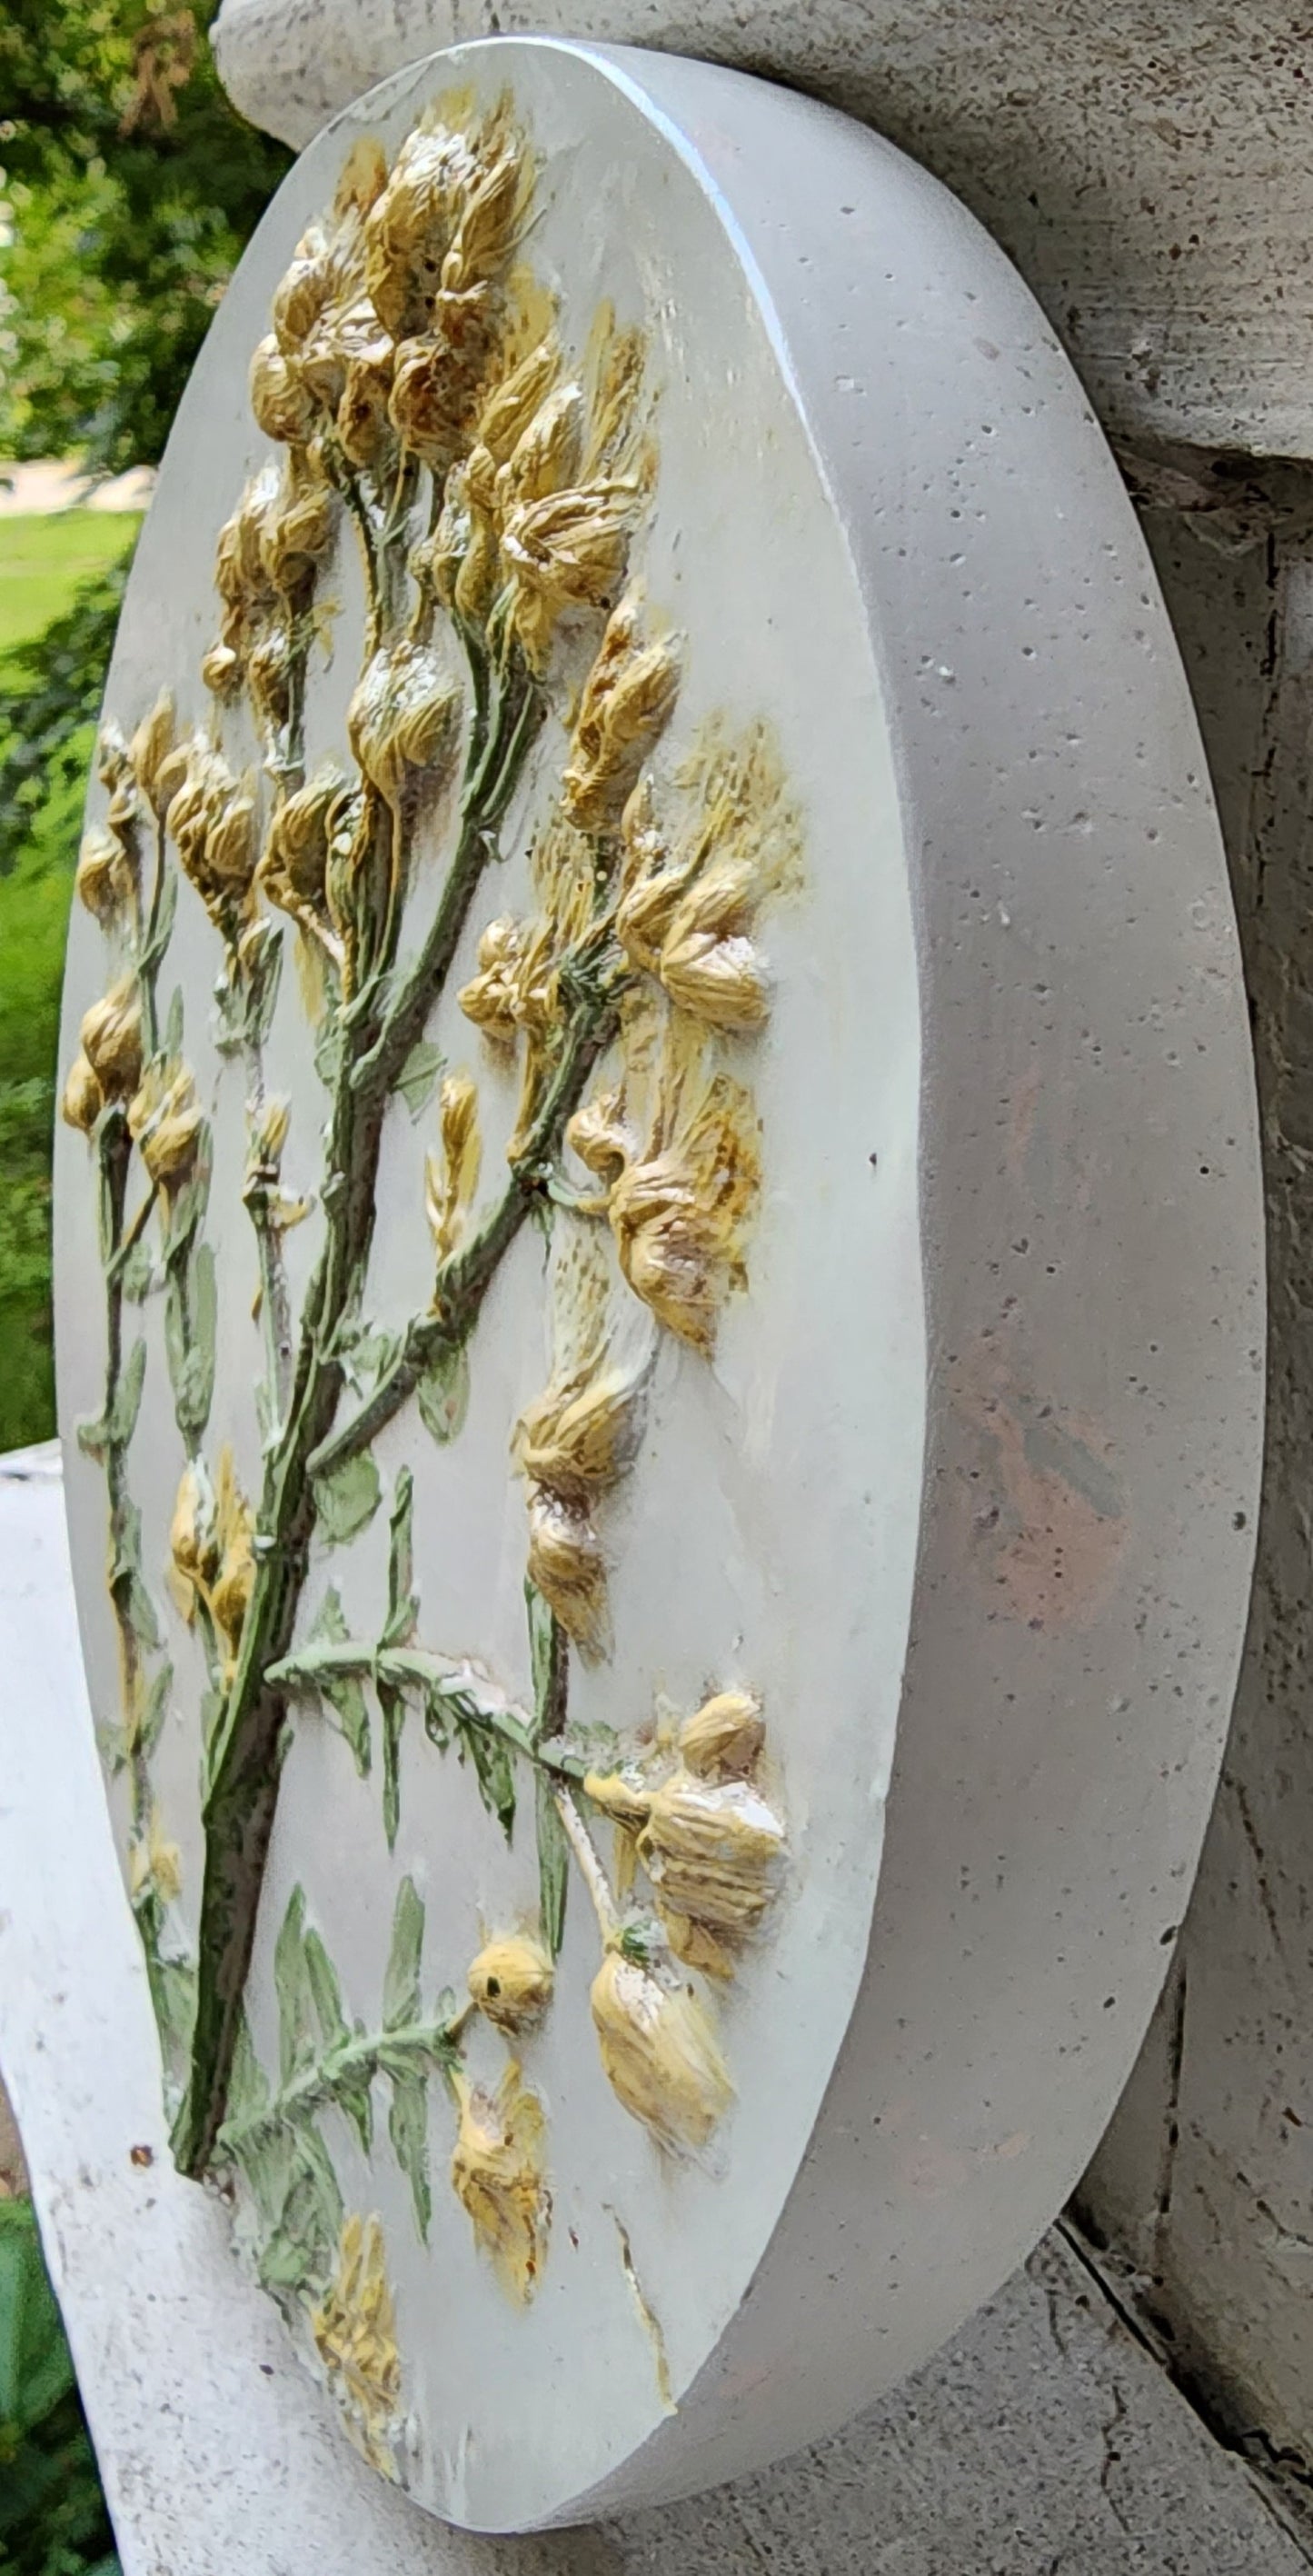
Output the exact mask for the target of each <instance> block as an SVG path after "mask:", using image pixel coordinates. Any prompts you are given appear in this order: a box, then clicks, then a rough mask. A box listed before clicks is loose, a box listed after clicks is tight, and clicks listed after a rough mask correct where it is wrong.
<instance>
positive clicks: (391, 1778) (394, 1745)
mask: <svg viewBox="0 0 1313 2576" xmlns="http://www.w3.org/2000/svg"><path fill="white" fill-rule="evenodd" d="M377 1690H378V1708H379V1715H380V1717H381V1718H382V1720H383V1831H384V1833H385V1834H386V1835H387V1845H388V1850H389V1851H391V1850H392V1849H393V1848H394V1846H395V1844H396V1839H397V1827H398V1825H399V1824H400V1822H401V1737H402V1732H403V1730H404V1727H405V1723H406V1702H405V1698H404V1696H403V1694H402V1692H401V1691H399V1690H398V1689H397V1686H396V1684H395V1682H383V1681H381V1682H379V1683H378V1684H377Z"/></svg>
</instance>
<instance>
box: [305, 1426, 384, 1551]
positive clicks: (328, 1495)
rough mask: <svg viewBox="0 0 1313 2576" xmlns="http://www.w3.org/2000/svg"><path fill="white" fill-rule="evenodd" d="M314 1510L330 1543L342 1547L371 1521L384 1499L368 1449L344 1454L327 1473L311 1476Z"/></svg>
mask: <svg viewBox="0 0 1313 2576" xmlns="http://www.w3.org/2000/svg"><path fill="white" fill-rule="evenodd" d="M314 1491H315V1513H316V1517H317V1520H318V1524H319V1529H320V1532H321V1534H322V1536H323V1537H324V1538H326V1539H327V1541H328V1543H329V1546H330V1547H343V1546H345V1544H346V1541H347V1540H348V1539H352V1538H354V1537H355V1536H356V1534H357V1532H358V1531H360V1530H362V1529H364V1528H365V1527H366V1525H367V1523H368V1522H370V1521H372V1519H373V1517H374V1514H375V1512H376V1511H377V1510H378V1507H379V1504H380V1503H381V1502H382V1499H383V1488H382V1485H381V1484H380V1482H379V1475H378V1469H377V1467H376V1466H375V1464H374V1461H373V1459H372V1457H371V1456H370V1453H369V1451H368V1449H362V1450H361V1451H360V1452H359V1454H358V1455H357V1456H356V1457H354V1458H344V1459H343V1461H342V1464H341V1466H340V1467H335V1468H334V1469H333V1471H332V1473H331V1475H328V1476H316V1478H315V1480H314Z"/></svg>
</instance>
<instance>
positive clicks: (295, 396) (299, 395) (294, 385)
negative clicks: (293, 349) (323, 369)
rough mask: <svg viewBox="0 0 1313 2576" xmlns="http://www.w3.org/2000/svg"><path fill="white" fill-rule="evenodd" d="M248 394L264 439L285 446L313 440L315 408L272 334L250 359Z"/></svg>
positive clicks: (298, 444) (263, 341) (272, 333)
mask: <svg viewBox="0 0 1313 2576" xmlns="http://www.w3.org/2000/svg"><path fill="white" fill-rule="evenodd" d="M250 393H251V409H252V411H253V412H254V414H255V418H256V422H257V425H258V426H259V428H261V429H262V430H263V431H264V434H265V437H266V438H277V439H281V440H282V442H283V443H284V445H285V446H300V445H303V444H304V443H305V441H306V440H307V439H309V438H310V437H312V436H313V433H314V427H315V407H314V404H313V402H312V400H311V398H310V396H309V394H308V393H307V392H306V389H305V387H304V385H303V384H301V382H300V380H299V378H298V377H297V376H296V375H295V374H294V373H293V371H292V369H291V367H290V366H289V365H288V363H287V360H286V358H285V357H284V355H283V352H282V350H281V349H280V348H279V346H278V339H277V334H276V333H275V332H273V331H271V332H270V333H269V335H268V338H267V339H264V340H261V341H260V342H259V343H258V344H257V346H256V350H255V354H254V356H253V357H252V359H251V374H250Z"/></svg>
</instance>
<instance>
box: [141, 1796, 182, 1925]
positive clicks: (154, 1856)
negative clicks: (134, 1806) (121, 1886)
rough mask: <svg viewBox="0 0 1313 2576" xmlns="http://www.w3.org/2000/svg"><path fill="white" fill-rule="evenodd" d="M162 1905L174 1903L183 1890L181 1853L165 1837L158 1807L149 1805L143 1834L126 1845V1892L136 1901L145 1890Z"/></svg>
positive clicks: (175, 1845) (174, 1844)
mask: <svg viewBox="0 0 1313 2576" xmlns="http://www.w3.org/2000/svg"><path fill="white" fill-rule="evenodd" d="M148 1889H149V1890H150V1892H151V1893H152V1894H153V1895H155V1896H157V1897H158V1898H159V1900H160V1903H161V1904H162V1905H176V1903H177V1901H178V1898H179V1897H180V1896H181V1894H182V1854H181V1852H180V1851H179V1849H178V1846H177V1844H176V1843H171V1842H168V1841H166V1839H165V1835H164V1829H163V1826H162V1824H161V1822H160V1811H159V1808H158V1807H157V1806H152V1808H151V1811H150V1822H149V1825H148V1828H147V1831H146V1832H145V1834H143V1835H142V1836H141V1838H140V1839H139V1840H138V1841H137V1842H134V1843H131V1844H130V1845H129V1847H128V1893H129V1895H130V1896H131V1898H132V1902H133V1904H134V1905H135V1904H136V1903H137V1900H138V1898H139V1897H142V1896H144V1895H145V1894H146V1892H147V1890H148Z"/></svg>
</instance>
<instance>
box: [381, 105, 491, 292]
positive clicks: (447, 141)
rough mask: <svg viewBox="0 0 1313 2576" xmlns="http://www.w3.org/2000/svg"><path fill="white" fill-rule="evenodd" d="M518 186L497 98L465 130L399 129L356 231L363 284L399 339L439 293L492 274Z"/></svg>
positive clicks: (483, 281)
mask: <svg viewBox="0 0 1313 2576" xmlns="http://www.w3.org/2000/svg"><path fill="white" fill-rule="evenodd" d="M526 192H527V174H526V170H525V166H524V161H523V156H522V152H521V149H520V146H519V143H518V140H517V138H516V135H515V132H514V129H513V126H512V124H511V120H510V115H509V112H508V109H507V107H506V106H505V105H504V104H502V105H500V106H499V107H497V108H496V109H494V110H493V112H492V114H491V115H490V116H488V117H486V118H484V119H483V121H482V122H481V123H480V124H479V125H477V126H476V127H475V128H474V130H473V131H472V132H471V133H469V134H461V133H458V132H455V131H453V130H452V129H451V128H449V127H446V126H443V125H440V124H432V125H420V126H417V127H416V128H415V130H414V131H413V132H412V133H411V134H408V135H407V137H406V140H405V142H404V143H403V144H402V146H401V149H400V151H399V152H398V154H397V157H396V160H395V162H394V164H393V167H392V172H391V175H390V177H389V179H388V181H387V185H386V186H385V187H384V188H383V189H382V190H381V192H380V194H379V196H378V198H377V200H376V201H375V203H374V205H373V206H372V208H371V209H370V213H369V216H368V219H367V223H366V228H365V244H366V251H365V262H366V264H365V276H366V282H367V285H368V289H369V293H370V296H371V298H372V300H373V303H374V307H375V310H376V311H377V313H378V315H379V317H380V319H381V320H382V321H383V323H384V324H385V325H386V327H387V329H388V330H389V331H391V332H393V333H394V334H395V336H396V337H397V338H398V339H399V340H401V339H406V338H408V337H411V336H412V335H414V334H415V333H417V332H422V331H424V330H425V329H426V328H427V327H428V326H429V325H430V324H431V323H432V321H433V320H434V307H435V304H436V302H437V299H438V296H439V293H440V292H442V293H446V294H448V295H460V294H469V293H471V292H473V291H475V290H476V289H477V288H478V287H480V286H481V285H482V286H486V285H488V284H489V283H490V282H491V281H493V280H494V279H496V278H497V277H499V276H500V274H501V273H502V272H503V270H504V269H505V267H506V264H507V262H508V261H509V259H510V257H511V254H512V252H513V250H514V247H515V243H516V239H517V235H518V232H519V228H520V224H521V221H522V218H523V212H524V207H525V203H526Z"/></svg>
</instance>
